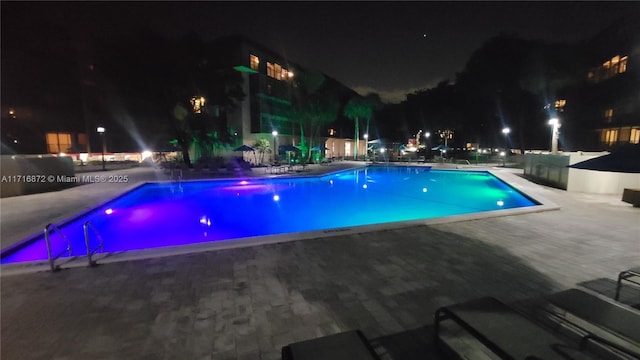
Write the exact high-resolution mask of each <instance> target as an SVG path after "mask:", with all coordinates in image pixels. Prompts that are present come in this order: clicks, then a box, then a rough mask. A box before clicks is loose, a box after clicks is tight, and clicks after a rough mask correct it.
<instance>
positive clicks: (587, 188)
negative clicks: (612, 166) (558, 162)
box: [567, 169, 640, 195]
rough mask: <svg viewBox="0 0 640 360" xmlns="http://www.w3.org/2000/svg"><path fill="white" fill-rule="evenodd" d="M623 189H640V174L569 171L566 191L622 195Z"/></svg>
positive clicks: (582, 170)
mask: <svg viewBox="0 0 640 360" xmlns="http://www.w3.org/2000/svg"><path fill="white" fill-rule="evenodd" d="M625 188H631V189H640V173H636V174H631V173H619V172H610V171H595V170H584V169H569V183H568V184H567V191H572V192H587V193H595V194H614V195H622V192H623V191H624V189H625Z"/></svg>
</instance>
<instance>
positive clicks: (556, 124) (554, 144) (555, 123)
mask: <svg viewBox="0 0 640 360" xmlns="http://www.w3.org/2000/svg"><path fill="white" fill-rule="evenodd" d="M549 125H551V126H552V129H551V153H552V154H557V153H558V129H559V128H560V121H559V120H558V118H553V119H549Z"/></svg>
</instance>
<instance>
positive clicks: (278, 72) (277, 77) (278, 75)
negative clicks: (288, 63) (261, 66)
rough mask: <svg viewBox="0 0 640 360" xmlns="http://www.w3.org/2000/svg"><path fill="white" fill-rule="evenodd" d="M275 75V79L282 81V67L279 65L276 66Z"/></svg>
mask: <svg viewBox="0 0 640 360" xmlns="http://www.w3.org/2000/svg"><path fill="white" fill-rule="evenodd" d="M275 72H276V73H275V75H274V77H275V78H276V79H278V80H282V78H281V76H282V66H280V65H279V64H276V65H275Z"/></svg>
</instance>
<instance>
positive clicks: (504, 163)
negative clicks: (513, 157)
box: [500, 127, 511, 167]
mask: <svg viewBox="0 0 640 360" xmlns="http://www.w3.org/2000/svg"><path fill="white" fill-rule="evenodd" d="M510 132H511V129H509V128H508V127H505V128H504V129H502V133H503V134H504V151H503V152H501V153H500V156H502V167H505V166H507V156H506V155H507V151H508V150H507V149H508V148H509V133H510Z"/></svg>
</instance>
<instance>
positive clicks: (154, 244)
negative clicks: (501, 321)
mask: <svg viewBox="0 0 640 360" xmlns="http://www.w3.org/2000/svg"><path fill="white" fill-rule="evenodd" d="M535 205H537V203H535V202H534V201H532V200H530V199H529V198H527V197H525V196H523V195H522V194H520V193H519V192H518V191H516V190H514V189H513V188H511V187H510V186H509V185H507V184H505V183H504V182H502V181H500V180H498V179H497V178H495V177H494V176H493V175H491V174H489V173H487V172H464V171H445V170H430V169H428V168H423V167H383V166H379V167H377V166H371V167H367V168H360V169H355V170H348V171H343V172H339V173H333V174H329V175H325V176H320V177H303V178H300V177H298V178H277V179H250V180H245V181H240V180H237V179H236V180H216V181H196V182H182V183H181V184H180V185H176V184H175V183H174V184H169V183H164V184H156V183H149V184H145V185H142V186H141V187H139V188H136V189H135V190H133V191H131V192H129V193H127V194H125V195H123V196H121V197H119V198H116V199H114V200H113V201H110V202H108V203H106V204H105V205H103V206H100V207H99V208H96V209H94V210H93V211H91V212H89V213H87V214H85V215H83V216H81V217H79V218H76V219H74V220H72V221H68V222H67V223H65V224H63V226H61V227H60V228H61V230H62V232H63V233H64V234H65V235H66V236H67V237H68V238H69V239H70V241H71V243H72V247H73V253H74V255H86V247H85V245H84V234H83V226H82V225H83V224H84V222H85V221H87V220H89V221H91V223H92V224H93V225H94V226H95V227H96V228H97V229H98V231H99V232H100V233H101V235H102V237H103V238H104V246H105V251H106V252H115V251H126V250H137V249H149V248H158V247H165V246H176V245H185V244H193V243H201V242H209V241H219V240H229V239H239V238H245V237H251V236H263V235H273V234H282V233H294V232H304V231H313V230H323V229H334V228H343V227H353V226H360V225H371V224H382V223H391V222H399V221H410V220H418V219H427V218H435V217H442V216H450V215H460V214H468V213H475V212H482V211H490V210H499V209H510V208H517V207H526V206H535ZM52 243H53V244H54V245H55V244H57V247H56V246H54V249H53V253H55V254H57V253H59V252H60V251H61V250H62V249H63V242H62V241H60V239H59V238H58V237H57V235H53V236H52ZM44 259H47V252H46V246H45V243H44V239H43V238H42V237H41V238H38V239H36V240H35V241H34V242H31V243H28V244H27V245H25V246H23V247H22V248H19V249H18V250H16V251H15V252H12V253H9V254H6V255H5V256H4V257H3V258H2V260H1V261H2V263H12V262H23V261H33V260H44Z"/></svg>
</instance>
